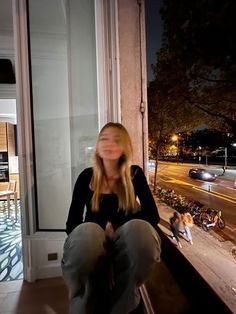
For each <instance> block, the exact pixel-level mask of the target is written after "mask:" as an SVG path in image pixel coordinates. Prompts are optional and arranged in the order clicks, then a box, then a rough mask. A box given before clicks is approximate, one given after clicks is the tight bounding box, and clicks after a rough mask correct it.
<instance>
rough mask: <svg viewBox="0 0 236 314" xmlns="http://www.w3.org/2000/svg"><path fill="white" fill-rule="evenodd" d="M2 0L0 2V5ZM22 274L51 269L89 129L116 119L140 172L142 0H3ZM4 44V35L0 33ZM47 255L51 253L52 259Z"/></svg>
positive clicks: (56, 269) (143, 153)
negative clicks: (7, 16) (12, 82)
mask: <svg viewBox="0 0 236 314" xmlns="http://www.w3.org/2000/svg"><path fill="white" fill-rule="evenodd" d="M9 2H10V1H6V0H5V1H4V0H1V2H0V5H1V7H3V5H6V3H9ZM11 10H12V17H13V24H12V25H13V29H12V33H11V32H9V34H7V32H6V30H5V32H4V33H2V34H1V29H0V36H2V38H3V37H4V36H5V37H7V36H12V37H13V43H14V44H13V45H12V46H11V45H10V46H9V49H8V51H6V50H4V46H3V45H0V57H2V58H5V57H9V56H10V58H11V59H12V60H13V62H14V67H15V73H16V88H15V90H14V88H12V86H7V85H6V86H4V88H2V87H1V88H0V94H1V95H0V98H1V97H2V98H12V96H13V94H14V93H15V97H16V109H17V130H18V132H17V135H18V137H17V140H18V157H19V173H20V176H19V177H20V201H21V221H22V241H23V261H24V278H25V279H26V280H28V281H34V280H35V279H38V278H46V277H55V276H58V275H60V274H61V268H60V261H61V257H62V249H63V242H64V240H65V237H66V233H65V231H64V230H65V221H66V218H67V214H68V208H69V205H70V201H71V196H72V191H73V186H74V183H75V180H76V178H77V176H78V174H79V173H80V171H82V170H83V169H84V168H85V167H87V166H90V165H91V156H92V153H93V150H94V145H95V142H96V137H97V133H98V131H99V129H100V128H101V127H102V126H103V125H104V124H105V123H106V122H108V121H115V122H121V123H123V124H124V125H125V127H126V128H127V129H128V131H129V132H130V135H131V137H132V140H133V147H134V158H133V162H134V163H136V164H139V165H140V166H141V167H142V168H143V169H144V171H145V172H146V161H147V151H148V150H147V143H148V141H147V137H148V134H147V130H148V126H147V96H146V85H147V84H146V52H145V51H146V46H145V15H144V13H145V12H144V0H140V1H137V0H129V1H127V0H64V1H61V0H50V1H47V0H40V1H38V0H28V1H26V0H13V1H12V8H11ZM5 41H6V42H7V39H6V40H5ZM52 256H53V258H52Z"/></svg>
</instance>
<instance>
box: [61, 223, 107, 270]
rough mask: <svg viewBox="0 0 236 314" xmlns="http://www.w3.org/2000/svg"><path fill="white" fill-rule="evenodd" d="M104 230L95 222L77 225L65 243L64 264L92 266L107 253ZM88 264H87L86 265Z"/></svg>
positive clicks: (82, 266) (81, 266)
mask: <svg viewBox="0 0 236 314" xmlns="http://www.w3.org/2000/svg"><path fill="white" fill-rule="evenodd" d="M104 244H105V233H104V230H103V229H102V228H101V227H100V226H99V225H98V224H95V223H90V222H89V223H83V224H81V225H79V226H78V227H76V228H75V229H74V230H73V231H72V232H71V233H70V234H69V236H68V238H67V239H66V241H65V244H64V254H63V261H62V264H63V266H64V268H65V266H66V265H70V266H71V267H73V268H74V267H77V268H82V269H83V268H85V267H86V268H91V267H93V266H94V264H96V262H97V260H98V259H99V258H100V257H102V256H105V255H106V250H105V248H104ZM86 265H87V266H86Z"/></svg>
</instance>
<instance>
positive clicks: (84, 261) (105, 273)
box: [62, 219, 161, 314]
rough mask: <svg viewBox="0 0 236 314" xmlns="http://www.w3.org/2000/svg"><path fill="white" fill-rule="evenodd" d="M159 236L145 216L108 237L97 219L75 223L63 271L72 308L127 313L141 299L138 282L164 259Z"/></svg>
mask: <svg viewBox="0 0 236 314" xmlns="http://www.w3.org/2000/svg"><path fill="white" fill-rule="evenodd" d="M160 250H161V249H160V239H159V236H158V234H157V232H156V231H155V229H154V228H153V227H152V226H151V225H150V224H149V223H148V222H146V221H144V220H139V219H134V220H130V221H128V222H127V223H125V224H124V225H122V226H121V227H120V228H118V229H117V230H116V231H115V233H114V235H113V237H112V239H111V240H110V241H107V239H106V236H105V232H104V230H103V229H102V228H101V227H100V226H99V225H97V224H95V223H90V222H88V223H83V224H81V225H79V226H78V227H76V228H75V229H74V230H73V231H72V232H71V234H70V235H69V236H68V238H67V239H66V241H65V244H64V254H63V259H62V271H63V277H64V279H65V281H66V283H67V285H68V288H69V298H70V314H99V313H101V314H106V313H110V314H121V313H122V314H128V313H130V312H131V311H132V310H133V309H135V308H136V307H137V305H138V303H139V300H140V295H139V291H138V287H139V286H140V285H142V284H143V282H144V281H145V280H146V279H147V278H148V275H149V273H150V272H151V270H152V268H153V267H154V265H155V263H156V262H158V261H160Z"/></svg>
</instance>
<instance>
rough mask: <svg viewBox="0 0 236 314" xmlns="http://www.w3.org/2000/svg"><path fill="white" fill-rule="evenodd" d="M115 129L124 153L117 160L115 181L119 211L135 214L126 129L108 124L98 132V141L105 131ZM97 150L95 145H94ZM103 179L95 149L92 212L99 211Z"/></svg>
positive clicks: (100, 159)
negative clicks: (117, 170)
mask: <svg viewBox="0 0 236 314" xmlns="http://www.w3.org/2000/svg"><path fill="white" fill-rule="evenodd" d="M108 128H116V129H117V130H118V131H119V133H120V138H121V143H122V145H123V148H124V151H123V154H122V156H121V157H120V160H119V164H118V165H119V175H120V178H119V179H118V181H117V195H118V200H119V209H123V210H124V211H126V212H128V211H131V212H132V213H134V212H137V211H138V209H139V206H138V204H137V202H136V199H135V192H134V187H133V183H132V177H131V160H132V143H131V139H130V136H129V133H128V131H127V130H126V128H125V127H124V126H123V125H122V124H120V123H114V122H109V123H107V124H106V125H105V126H104V127H103V128H102V129H101V131H100V133H99V135H98V139H97V143H98V140H99V138H100V136H101V134H102V132H103V131H104V130H105V129H108ZM96 148H97V144H96ZM104 177H105V169H104V166H103V161H102V158H101V157H100V156H99V155H98V153H97V149H96V151H95V153H94V156H93V177H92V181H91V186H92V189H93V191H94V193H93V197H92V210H93V211H98V210H99V203H100V200H101V194H102V193H101V189H102V183H103V179H104Z"/></svg>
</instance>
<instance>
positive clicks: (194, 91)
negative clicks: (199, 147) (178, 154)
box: [148, 0, 236, 140]
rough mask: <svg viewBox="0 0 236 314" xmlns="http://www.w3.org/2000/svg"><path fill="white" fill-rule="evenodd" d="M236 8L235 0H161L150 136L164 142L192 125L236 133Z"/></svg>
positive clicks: (150, 105) (235, 135)
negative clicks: (169, 134)
mask: <svg viewBox="0 0 236 314" xmlns="http://www.w3.org/2000/svg"><path fill="white" fill-rule="evenodd" d="M235 12H236V1H235V0H224V1H223V0H222V1H220V0H192V1H189V0H179V1H176V0H164V2H163V7H162V9H161V16H162V20H163V29H164V32H163V37H162V46H161V49H160V50H159V52H158V53H157V62H156V64H155V65H153V72H154V77H155V80H154V81H153V82H151V84H150V86H149V91H148V94H149V115H151V116H150V118H149V126H150V135H151V136H152V135H153V136H152V137H156V138H159V140H163V137H164V136H165V135H166V134H167V133H168V132H170V133H171V132H173V131H179V130H184V129H189V128H191V127H194V126H196V124H198V125H200V124H208V125H209V126H210V127H214V128H218V129H220V130H224V131H228V132H230V133H231V134H232V135H233V136H234V137H236V62H235V61H236V45H235V42H236V40H235V39H236V38H235V29H236V19H235V17H234V14H235ZM164 114H165V115H167V117H164ZM172 118H173V120H172ZM164 120H165V122H164ZM156 131H158V132H159V133H156V134H159V135H158V136H157V135H155V136H154V133H155V132H156ZM161 134H162V135H161Z"/></svg>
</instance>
